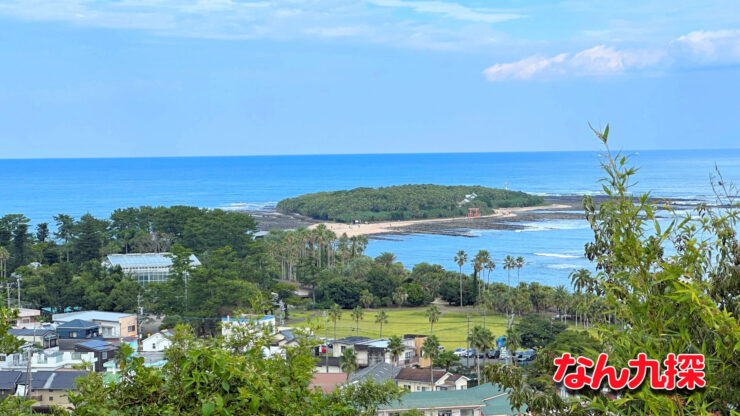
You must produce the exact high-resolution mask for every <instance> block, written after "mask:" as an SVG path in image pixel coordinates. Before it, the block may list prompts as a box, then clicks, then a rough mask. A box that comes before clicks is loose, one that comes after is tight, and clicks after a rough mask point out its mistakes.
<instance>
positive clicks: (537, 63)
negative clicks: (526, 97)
mask: <svg viewBox="0 0 740 416" xmlns="http://www.w3.org/2000/svg"><path fill="white" fill-rule="evenodd" d="M567 57H568V54H567V53H561V54H560V55H557V56H553V57H552V58H547V57H542V56H530V57H529V58H524V59H522V60H520V61H516V62H510V63H504V64H496V65H493V66H491V67H489V68H486V69H485V70H484V71H483V73H484V74H485V75H486V78H488V80H489V81H502V80H506V79H530V78H532V77H534V76H536V75H538V74H542V73H543V72H551V73H555V72H558V71H559V70H561V68H560V67H561V65H562V63H563V62H564V61H565V60H566V58H567Z"/></svg>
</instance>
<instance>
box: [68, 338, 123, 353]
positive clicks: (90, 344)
mask: <svg viewBox="0 0 740 416" xmlns="http://www.w3.org/2000/svg"><path fill="white" fill-rule="evenodd" d="M77 345H78V346H80V347H85V348H87V349H90V350H93V351H107V350H110V349H116V346H115V345H113V344H111V343H110V342H107V341H101V340H99V339H93V340H90V341H85V342H80V343H79V344H77Z"/></svg>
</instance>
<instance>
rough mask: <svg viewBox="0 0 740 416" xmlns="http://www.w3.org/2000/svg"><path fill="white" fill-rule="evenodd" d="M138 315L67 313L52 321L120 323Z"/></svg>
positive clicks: (55, 316)
mask: <svg viewBox="0 0 740 416" xmlns="http://www.w3.org/2000/svg"><path fill="white" fill-rule="evenodd" d="M132 315H136V314H134V313H120V312H103V311H79V312H67V313H55V314H54V315H53V316H52V320H53V321H55V322H70V321H73V320H75V319H81V320H83V321H107V322H118V320H119V319H121V318H126V317H128V316H132Z"/></svg>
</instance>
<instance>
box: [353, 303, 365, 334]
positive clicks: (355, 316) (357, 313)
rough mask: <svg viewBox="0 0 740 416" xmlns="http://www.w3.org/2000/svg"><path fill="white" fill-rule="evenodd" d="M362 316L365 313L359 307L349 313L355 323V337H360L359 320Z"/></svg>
mask: <svg viewBox="0 0 740 416" xmlns="http://www.w3.org/2000/svg"><path fill="white" fill-rule="evenodd" d="M364 314H365V312H364V311H363V309H362V307H361V306H359V305H358V306H356V307H355V308H354V309H352V312H351V313H350V315H351V316H352V319H354V321H355V335H360V320H361V319H362V316H363V315H364Z"/></svg>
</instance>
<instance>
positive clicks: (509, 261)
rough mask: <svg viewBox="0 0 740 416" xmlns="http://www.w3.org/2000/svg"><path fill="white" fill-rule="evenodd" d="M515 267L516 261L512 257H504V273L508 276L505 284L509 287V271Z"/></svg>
mask: <svg viewBox="0 0 740 416" xmlns="http://www.w3.org/2000/svg"><path fill="white" fill-rule="evenodd" d="M515 267H516V260H515V259H514V257H511V256H506V258H505V259H504V269H506V273H507V275H508V277H507V282H506V284H507V285H508V286H511V269H513V268H515Z"/></svg>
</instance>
